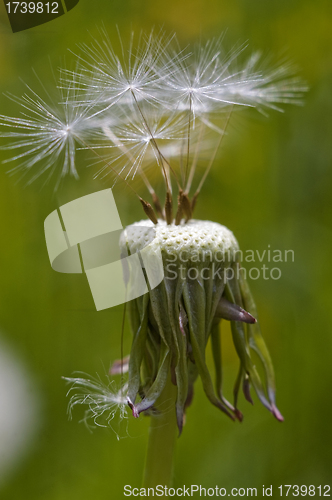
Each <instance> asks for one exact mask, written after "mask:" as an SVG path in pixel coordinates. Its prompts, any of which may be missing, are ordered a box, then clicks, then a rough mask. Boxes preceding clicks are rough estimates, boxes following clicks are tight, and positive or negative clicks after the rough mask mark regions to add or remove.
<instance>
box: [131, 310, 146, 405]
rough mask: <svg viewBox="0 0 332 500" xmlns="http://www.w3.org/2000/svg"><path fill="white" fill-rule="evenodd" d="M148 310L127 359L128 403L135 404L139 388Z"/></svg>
mask: <svg viewBox="0 0 332 500" xmlns="http://www.w3.org/2000/svg"><path fill="white" fill-rule="evenodd" d="M147 326H148V308H147V307H146V309H145V313H144V316H143V319H142V322H141V324H140V326H139V328H138V330H137V332H136V334H135V336H134V339H133V344H132V348H131V353H130V358H129V370H128V371H129V377H128V402H129V404H130V405H134V404H135V400H136V396H137V393H138V391H139V387H140V370H141V364H142V361H143V358H144V353H145V344H146V338H147V330H148V329H147Z"/></svg>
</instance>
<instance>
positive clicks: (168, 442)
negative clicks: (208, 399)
mask: <svg viewBox="0 0 332 500" xmlns="http://www.w3.org/2000/svg"><path fill="white" fill-rule="evenodd" d="M175 401H176V387H175V386H174V385H173V384H172V381H171V377H170V375H169V378H168V381H167V383H166V385H165V388H164V390H163V392H162V393H161V396H160V398H159V399H158V401H157V403H156V406H157V408H158V409H159V410H160V412H161V413H158V414H157V415H153V416H151V424H150V429H149V442H148V448H147V455H146V460H145V469H144V476H143V487H145V488H153V487H155V486H157V485H158V484H162V485H166V486H170V485H171V482H172V476H173V459H174V451H175V442H176V435H177V424H176V414H175V411H174V407H175Z"/></svg>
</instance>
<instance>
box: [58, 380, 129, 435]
mask: <svg viewBox="0 0 332 500" xmlns="http://www.w3.org/2000/svg"><path fill="white" fill-rule="evenodd" d="M83 375H86V374H83ZM63 378H64V380H66V382H68V383H69V384H71V387H70V389H69V391H68V392H67V396H70V400H69V403H68V414H69V418H70V419H71V418H72V412H73V409H74V408H75V407H76V406H77V405H83V406H87V407H88V408H87V410H86V411H85V414H84V418H83V420H82V422H84V423H85V425H86V426H87V427H88V428H90V429H91V428H92V427H93V426H98V427H111V428H112V429H113V430H114V428H113V427H112V421H113V420H114V418H115V417H116V416H118V417H119V419H120V421H122V420H124V419H126V418H127V412H128V403H127V397H126V392H127V388H128V386H127V384H124V386H123V387H121V389H119V390H117V391H115V390H114V389H115V382H114V381H112V380H110V379H108V383H107V384H105V383H103V382H102V380H101V379H100V377H89V376H88V375H86V377H84V378H83V377H74V378H70V377H63ZM91 421H92V425H91ZM117 438H118V439H119V435H118V434H117Z"/></svg>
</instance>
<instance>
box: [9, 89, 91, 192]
mask: <svg viewBox="0 0 332 500" xmlns="http://www.w3.org/2000/svg"><path fill="white" fill-rule="evenodd" d="M27 88H28V92H27V93H25V94H24V95H23V96H22V97H15V96H13V95H8V97H9V98H10V99H11V100H12V101H13V102H15V103H16V104H18V105H19V106H20V108H21V117H18V118H15V117H8V116H3V115H0V126H2V127H5V128H11V129H13V131H9V132H1V134H0V137H3V138H7V139H10V142H9V143H8V144H7V145H4V146H2V149H4V150H14V151H18V153H17V154H15V156H13V157H11V158H9V159H7V160H4V161H5V162H7V163H8V162H12V161H16V160H17V161H18V165H17V166H16V167H15V168H13V169H12V170H11V172H16V171H21V172H22V176H25V175H29V176H30V179H29V181H28V184H30V183H31V182H33V181H34V180H35V179H36V178H38V177H40V176H41V175H43V174H44V173H47V174H48V179H50V178H51V177H52V176H53V175H54V174H55V173H56V172H57V171H58V170H59V171H60V172H59V175H58V179H57V181H56V187H58V185H59V182H60V181H61V179H62V178H63V177H65V176H66V175H70V176H73V177H76V178H78V172H77V167H76V162H75V154H76V149H77V145H78V144H82V142H84V140H85V138H86V137H87V136H88V135H89V134H90V135H91V133H92V130H93V129H94V124H92V123H91V122H89V117H88V110H87V109H83V108H79V107H72V106H70V105H69V104H68V102H64V103H63V104H59V103H54V102H53V101H51V102H47V101H46V100H45V99H43V98H42V97H41V96H40V95H39V94H37V92H35V91H33V90H32V89H31V88H30V87H27ZM49 101H50V99H49Z"/></svg>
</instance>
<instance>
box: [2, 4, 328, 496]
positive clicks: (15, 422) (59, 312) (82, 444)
mask: <svg viewBox="0 0 332 500" xmlns="http://www.w3.org/2000/svg"><path fill="white" fill-rule="evenodd" d="M102 23H104V25H105V26H106V28H107V30H108V32H109V35H110V37H111V39H114V40H115V39H116V38H117V34H116V25H117V26H118V27H119V30H120V32H121V33H122V36H123V37H124V38H125V37H126V36H127V35H128V34H129V32H130V30H132V29H133V30H135V31H139V30H141V29H144V30H150V29H151V28H152V27H153V26H155V27H157V28H158V27H160V26H162V27H164V29H165V30H166V31H170V32H173V31H176V32H177V34H178V37H179V39H180V40H181V42H184V43H186V42H192V41H194V40H197V39H198V40H200V39H202V40H205V39H207V38H209V37H211V36H219V35H220V33H221V32H224V31H225V30H227V34H226V45H227V46H228V47H231V46H232V45H233V44H234V43H236V42H238V41H240V42H243V41H248V42H249V45H250V48H251V49H263V52H264V53H266V54H272V55H273V56H275V57H276V59H277V58H278V57H279V56H280V54H285V53H286V54H287V55H288V56H289V57H290V58H291V59H292V60H294V61H295V62H296V63H297V65H298V67H299V74H300V75H301V76H302V77H303V78H304V79H305V80H306V81H307V82H308V84H309V86H310V90H309V92H308V94H307V96H306V98H305V103H304V106H302V107H295V106H294V107H287V108H285V110H286V112H285V113H284V114H278V113H275V112H271V113H270V116H269V117H268V118H265V117H263V116H261V115H259V114H258V113H257V112H253V111H250V112H246V113H245V114H242V115H236V116H235V117H234V119H232V122H231V125H230V129H229V134H228V137H227V140H226V141H225V143H224V145H223V150H222V154H221V156H220V157H219V158H218V161H217V162H216V165H215V167H214V169H213V171H212V172H211V174H210V176H209V178H208V181H207V183H206V185H205V188H204V190H203V192H202V195H201V199H200V201H199V203H198V205H197V212H196V217H197V218H202V219H205V218H206V219H212V220H215V221H218V222H220V223H222V224H225V225H226V226H228V227H229V228H230V229H232V230H233V232H234V233H235V235H236V236H237V238H238V240H239V242H240V245H241V247H242V249H244V250H245V249H247V248H249V249H254V250H256V249H257V250H259V251H263V250H264V249H267V248H268V245H271V249H280V250H285V249H293V250H294V253H295V261H294V262H287V263H282V264H281V265H280V267H281V270H282V277H281V279H280V280H278V281H273V280H271V279H270V280H263V279H260V280H257V281H251V282H250V285H251V288H252V291H253V293H254V296H255V298H256V302H257V305H258V310H259V314H260V321H261V326H262V329H263V333H264V336H265V339H266V341H267V343H268V346H269V349H270V352H271V354H272V357H273V360H274V366H275V370H276V376H277V386H278V393H277V396H278V405H279V408H280V410H281V411H282V413H283V414H284V417H285V422H284V423H283V424H280V423H278V422H277V421H275V420H274V419H273V417H272V416H271V415H270V414H269V413H268V412H267V411H266V410H265V409H264V408H263V407H262V406H261V405H260V404H259V403H258V402H257V400H256V399H255V405H254V407H251V406H250V405H249V404H248V403H247V402H245V401H244V400H243V398H241V401H240V408H241V409H242V410H243V412H244V415H245V418H244V421H243V423H242V424H241V425H240V424H233V423H232V422H230V421H228V419H227V418H226V417H225V416H224V415H223V414H221V413H219V412H218V410H217V409H215V408H214V407H212V406H211V405H210V404H209V402H208V401H207V399H206V398H205V396H204V394H203V391H202V387H201V384H200V382H198V383H197V386H196V395H195V399H194V403H193V405H192V407H191V408H190V409H189V411H188V418H187V423H186V426H185V429H184V432H183V435H182V436H181V438H180V439H179V441H178V443H177V455H176V466H175V486H181V485H183V484H187V485H190V484H201V485H202V486H205V487H214V486H215V485H216V484H218V485H219V486H220V487H226V488H232V487H237V488H240V487H245V488H246V487H257V488H258V490H259V491H260V489H261V488H262V485H265V486H267V485H273V486H274V488H275V490H276V488H277V487H278V486H279V485H281V484H298V485H302V484H305V485H310V484H313V485H316V486H318V485H320V484H322V485H325V484H329V483H331V470H332V439H331V413H332V399H331V387H332V370H331V357H332V349H331V347H332V335H331V333H332V332H331V328H330V324H331V320H330V315H331V283H332V266H331V250H332V245H331V244H332V228H331V220H332V202H331V198H332V168H331V167H332V164H331V160H332V145H331V142H332V4H331V2H330V1H328V0H326V1H324V0H316V1H315V2H313V1H312V0H298V1H296V0H287V1H286V0H279V1H275V0H272V1H269V2H264V1H262V0H250V1H249V0H234V1H233V0H204V1H203V0H190V1H189V0H183V1H181V2H179V1H178V0H168V1H167V2H164V1H161V0H126V1H123V0H112V2H110V1H109V0H95V1H94V2H89V1H88V0H80V2H79V4H78V6H76V7H75V8H74V9H73V10H72V11H71V12H70V13H68V14H66V15H65V16H63V17H61V18H59V19H57V20H54V21H53V22H51V23H49V24H45V25H44V26H40V27H37V28H34V29H31V30H28V31H23V32H21V33H16V34H13V33H12V32H11V31H10V27H9V23H8V19H7V18H6V14H5V10H4V6H3V4H1V5H0V90H1V95H0V114H11V113H14V112H15V111H13V104H12V103H11V102H10V101H9V100H8V99H7V98H5V97H4V96H3V95H2V92H13V93H14V94H20V93H22V90H23V86H22V83H21V82H20V80H19V79H20V78H22V79H23V80H25V81H27V82H31V81H32V80H33V78H34V76H33V69H35V70H36V72H37V73H38V75H39V76H40V77H41V78H42V79H43V81H45V82H47V78H48V77H47V76H46V75H49V74H50V71H49V67H50V63H49V60H51V63H52V65H53V67H54V68H55V69H56V68H57V66H58V65H59V61H60V60H63V59H65V58H70V54H69V53H68V50H67V49H68V48H69V49H71V50H74V51H75V44H76V43H79V42H84V41H88V40H89V39H90V38H89V37H90V36H91V34H92V35H94V34H97V32H98V28H99V27H100V26H101V24H102ZM272 59H273V58H272ZM46 84H47V83H46ZM16 181H17V179H16V178H13V177H10V176H8V175H7V174H6V166H5V165H3V166H2V167H1V169H0V221H1V222H0V227H1V245H0V350H1V357H0V362H1V366H0V378H1V381H0V416H1V418H0V426H1V429H0V439H1V442H0V497H1V499H3V500H18V499H19V500H21V499H22V498H24V499H25V500H30V499H31V500H39V499H40V500H69V499H70V500H76V499H77V500H87V499H91V498H95V499H98V500H101V499H104V498H105V499H106V498H115V499H117V498H122V497H123V486H124V485H125V484H131V485H132V486H140V484H141V476H142V470H143V462H144V456H145V448H146V440H147V432H148V424H149V422H148V418H144V417H142V418H140V419H138V420H134V419H132V418H129V420H128V422H127V424H128V432H127V429H126V426H123V425H122V426H121V428H120V436H121V439H120V440H117V437H116V434H115V433H114V432H113V431H112V430H107V429H97V430H95V431H94V432H93V433H89V432H88V430H87V429H86V428H85V426H84V425H83V424H82V423H81V424H80V423H79V420H80V418H81V417H82V413H80V411H77V412H76V413H74V419H73V421H69V420H68V417H67V414H66V407H67V400H66V386H65V383H64V381H63V380H62V379H61V377H62V376H70V375H71V374H72V373H73V372H74V371H75V370H81V371H84V372H87V373H89V374H96V373H99V374H101V376H103V375H104V374H105V373H106V372H107V371H108V368H109V365H110V362H111V360H114V359H117V358H119V356H120V334H121V321H122V307H118V308H114V309H110V310H105V311H101V312H98V313H97V312H96V311H95V310H94V306H93V302H92V298H91V294H90V291H89V288H88V284H87V282H86V281H85V279H84V277H83V276H79V275H77V276H76V275H61V274H57V273H55V272H54V271H52V269H51V267H50V265H49V261H48V256H47V252H46V247H45V241H44V232H43V222H44V219H45V218H46V216H47V215H48V214H49V213H50V212H52V211H53V210H54V208H55V207H56V205H57V203H58V202H59V199H57V197H56V196H54V195H53V193H52V190H51V189H45V190H41V189H40V188H39V187H38V186H35V185H31V186H30V187H25V186H24V184H22V183H17V182H16ZM91 182H92V181H91V175H90V172H88V174H87V173H85V172H84V173H83V175H82V179H81V181H80V182H79V183H74V182H69V183H68V184H67V185H66V187H65V189H64V191H63V192H62V193H60V194H59V195H57V196H58V197H60V198H61V197H62V198H61V199H60V202H62V201H63V200H64V199H74V198H76V197H78V196H80V195H81V194H86V193H87V192H90V191H93V190H98V189H102V188H104V187H105V186H104V185H102V184H100V183H98V182H97V181H94V184H93V186H91ZM116 199H117V203H118V207H119V211H120V214H121V218H122V221H123V223H124V224H127V223H130V222H132V221H134V220H136V219H137V216H138V215H137V214H138V213H139V216H140V212H138V210H139V209H138V206H137V202H136V200H134V199H133V197H132V196H131V195H130V193H128V192H126V191H125V192H124V191H121V190H118V191H117V192H116ZM264 263H265V264H266V265H267V266H269V263H268V262H266V261H264ZM223 336H224V352H223V356H224V366H225V372H226V373H225V386H226V392H227V393H228V396H229V398H231V391H232V383H233V381H234V377H235V375H236V371H237V358H236V355H235V353H234V348H233V346H232V342H231V339H230V331H229V328H228V326H227V325H226V324H224V325H223ZM124 344H125V345H124V348H125V352H128V351H129V347H130V332H129V329H128V325H127V326H126V331H125V340H124ZM208 357H209V358H210V361H212V359H211V354H210V353H208ZM20 384H21V385H20ZM114 426H115V428H116V429H117V422H114ZM4 464H7V465H4ZM274 493H275V495H276V494H277V491H275V492H274Z"/></svg>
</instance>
